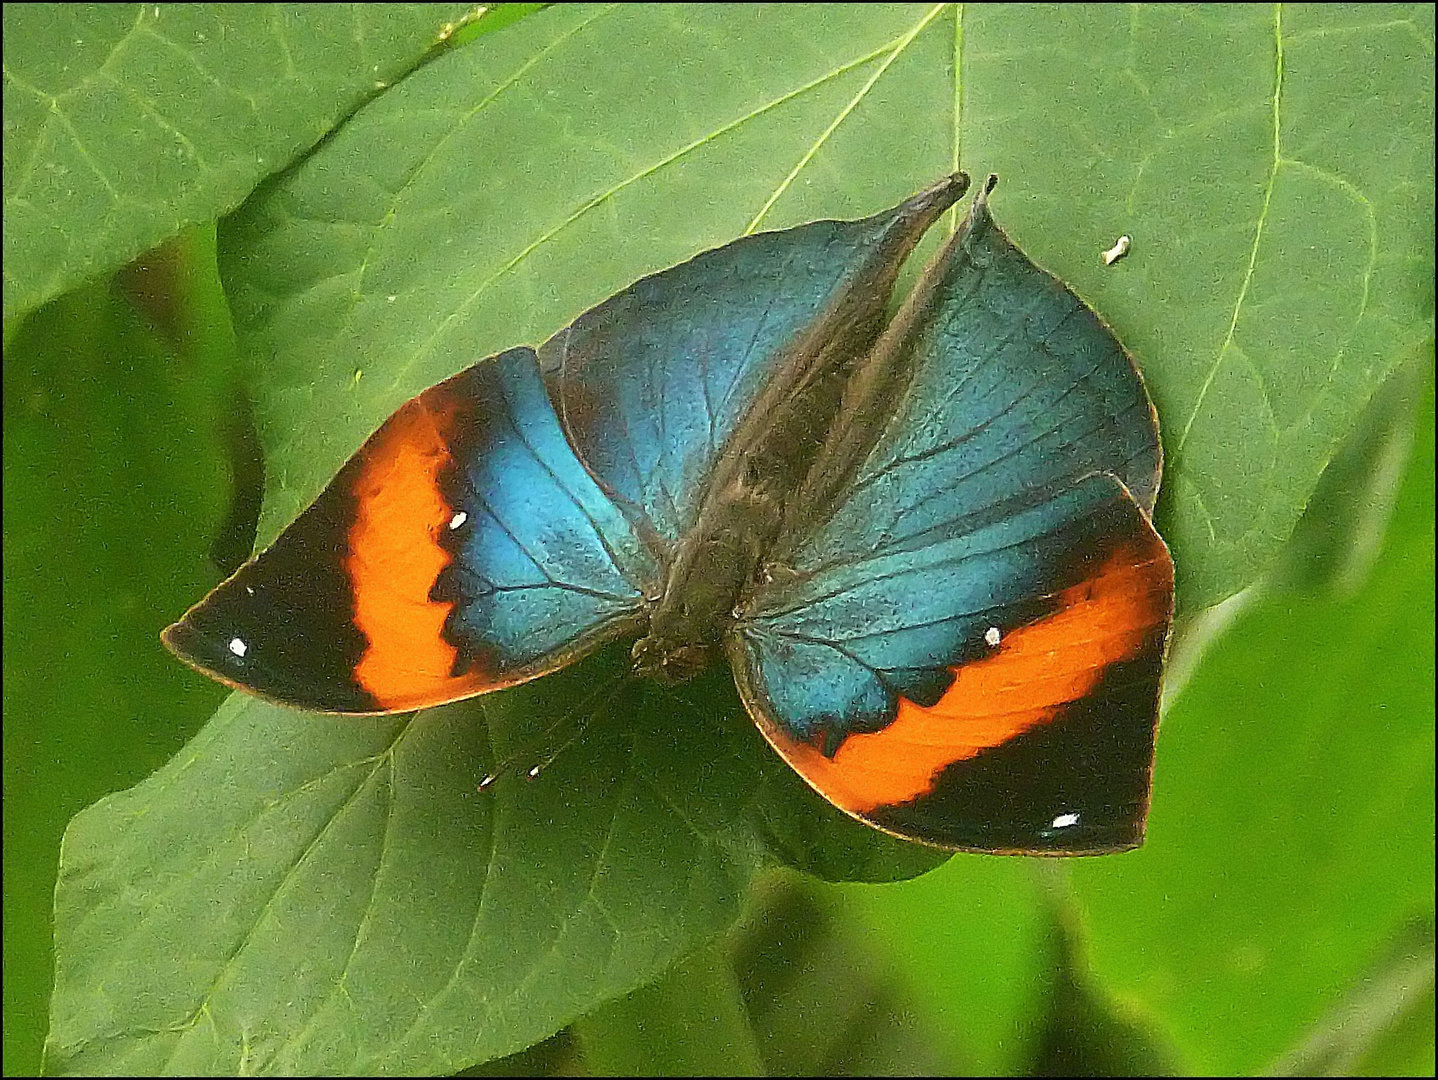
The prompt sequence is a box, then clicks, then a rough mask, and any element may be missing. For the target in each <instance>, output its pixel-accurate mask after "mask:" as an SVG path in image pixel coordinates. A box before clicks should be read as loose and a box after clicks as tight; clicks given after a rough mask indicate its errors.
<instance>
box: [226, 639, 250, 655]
mask: <svg viewBox="0 0 1438 1080" xmlns="http://www.w3.org/2000/svg"><path fill="white" fill-rule="evenodd" d="M249 651H250V647H249V646H248V645H246V644H245V642H244V639H243V638H237V637H233V638H230V652H232V653H234V654H235V655H236V656H241V657H242V656H244V655H245V653H247V652H249Z"/></svg>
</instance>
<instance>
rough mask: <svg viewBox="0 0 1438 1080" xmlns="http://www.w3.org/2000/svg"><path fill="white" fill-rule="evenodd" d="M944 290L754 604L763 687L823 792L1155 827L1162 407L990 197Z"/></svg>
mask: <svg viewBox="0 0 1438 1080" xmlns="http://www.w3.org/2000/svg"><path fill="white" fill-rule="evenodd" d="M920 288H921V289H925V288H927V289H929V290H930V291H929V292H928V293H927V295H926V296H925V298H924V300H923V302H922V304H920V305H919V306H918V307H917V308H916V310H915V311H914V313H913V317H912V319H911V320H910V324H909V325H907V326H904V327H900V328H899V330H900V332H901V333H902V337H903V340H902V346H903V349H902V356H903V358H904V364H906V365H908V366H907V367H905V368H904V370H905V371H906V373H907V374H906V375H905V377H904V378H905V385H904V388H903V389H902V390H901V391H900V392H899V393H898V396H897V398H896V399H895V400H894V402H893V403H892V406H891V407H892V410H893V415H892V419H891V420H890V421H889V423H888V425H887V426H886V427H885V428H884V429H883V432H882V434H881V435H880V437H879V439H878V441H877V443H876V445H875V446H874V447H873V449H872V450H871V452H869V454H868V455H867V457H866V458H865V459H864V460H863V462H862V464H861V465H860V466H859V468H858V469H857V471H856V473H855V475H854V477H853V480H852V483H851V484H850V485H849V486H848V487H847V488H846V489H845V492H844V494H843V495H842V497H841V498H839V499H838V501H837V503H836V504H835V505H832V506H829V507H824V508H823V509H824V510H825V516H824V518H823V520H822V521H820V522H819V523H817V524H811V523H803V522H801V523H793V522H791V523H790V534H791V535H792V536H794V537H795V538H796V539H795V540H794V542H793V543H792V544H790V545H789V546H788V547H787V548H786V549H783V550H782V551H781V561H780V563H779V564H778V565H775V566H772V567H771V568H770V571H769V574H770V578H771V581H770V582H769V583H768V584H767V585H765V586H763V587H761V588H759V589H757V590H755V592H754V595H753V596H752V597H750V598H749V599H748V601H747V602H746V604H745V605H744V606H743V609H742V611H741V615H742V618H741V619H740V621H739V623H738V626H737V628H736V631H735V634H734V636H733V638H732V640H731V642H730V649H731V654H732V658H733V660H734V664H735V669H736V674H737V677H738V681H739V683H740V686H741V691H742V692H743V694H744V696H745V699H746V701H747V703H748V704H749V707H750V709H751V711H752V712H753V713H754V715H755V717H756V719H757V720H758V722H759V724H760V727H761V728H762V729H763V731H764V733H765V735H766V736H767V737H768V738H769V740H770V741H771V742H772V743H773V744H774V745H775V747H776V748H777V749H778V750H779V752H780V753H781V754H783V755H784V756H785V758H786V759H788V760H789V761H790V763H791V764H793V765H794V766H795V768H797V769H798V770H799V772H800V773H802V774H803V775H804V776H805V778H806V779H807V780H808V781H809V782H810V783H811V784H812V785H813V786H814V787H815V788H816V789H818V790H819V791H820V792H821V793H822V794H824V795H825V796H826V797H827V798H829V799H830V800H831V801H833V802H835V803H836V804H837V805H839V806H840V807H842V808H843V809H845V810H847V811H849V812H850V813H852V814H854V815H856V816H858V817H860V818H863V819H864V820H867V821H869V822H871V823H872V824H875V825H878V826H879V827H881V828H885V829H888V830H890V831H893V832H897V833H899V834H901V835H905V836H910V837H914V838H917V839H921V840H925V841H928V842H931V843H937V844H941V845H944V846H948V847H956V848H966V849H977V850H997V851H1035V852H1054V853H1063V852H1084V851H1102V850H1112V849H1117V848H1123V847H1129V846H1133V845H1134V844H1136V843H1139V842H1140V841H1141V839H1142V829H1143V820H1144V815H1145V813H1146V810H1147V805H1148V791H1149V778H1150V771H1151V765H1152V755H1153V738H1154V731H1155V725H1156V716H1157V703H1158V688H1159V676H1160V670H1161V666H1162V659H1163V655H1164V648H1165V643H1166V639H1167V632H1168V626H1169V622H1170V618H1171V608H1172V587H1173V586H1172V581H1173V577H1172V574H1173V570H1172V563H1171V561H1170V559H1169V555H1168V551H1167V549H1166V547H1165V546H1164V544H1163V541H1162V540H1161V539H1160V538H1159V537H1158V535H1157V534H1156V533H1155V532H1154V530H1153V527H1152V525H1151V523H1150V521H1149V511H1150V509H1151V507H1152V505H1153V499H1154V497H1155V495H1156V493H1157V487H1158V470H1159V462H1160V452H1159V444H1158V433H1157V427H1156V422H1155V418H1154V414H1153V411H1152V408H1151V406H1150V404H1149V402H1148V398H1147V396H1146V394H1145V393H1144V390H1143V387H1142V384H1141V382H1140V380H1139V377H1138V375H1137V373H1136V372H1135V370H1134V368H1133V365H1132V363H1131V361H1130V360H1129V358H1128V356H1127V355H1126V354H1125V353H1124V351H1123V349H1122V347H1121V346H1120V345H1119V344H1118V342H1117V341H1116V340H1115V339H1114V337H1113V335H1112V334H1111V333H1110V332H1109V331H1108V329H1107V328H1106V327H1105V326H1103V324H1102V323H1101V322H1100V321H1099V319H1098V318H1097V317H1096V316H1095V315H1094V314H1093V313H1092V312H1091V311H1090V310H1089V309H1088V308H1087V307H1085V306H1084V305H1083V303H1082V302H1081V301H1079V300H1078V298H1077V297H1075V296H1074V295H1073V294H1072V293H1071V292H1069V290H1067V289H1066V288H1065V287H1064V286H1063V285H1062V284H1061V283H1060V282H1058V281H1056V280H1055V279H1054V278H1052V277H1050V276H1049V275H1047V274H1045V273H1044V272H1043V271H1041V270H1039V269H1038V268H1037V267H1035V266H1034V265H1033V264H1032V263H1030V262H1029V261H1028V260H1027V258H1026V257H1025V256H1024V255H1023V254H1022V252H1020V251H1018V249H1017V248H1015V247H1014V246H1013V245H1012V244H1011V243H1010V242H1009V241H1008V240H1007V238H1006V237H1005V236H1004V235H1003V233H1002V232H1001V231H999V229H998V227H997V226H996V225H994V223H993V221H992V219H991V218H990V217H989V214H988V208H987V205H986V202H985V200H984V198H983V197H982V196H981V197H980V198H979V199H977V200H976V204H975V207H974V209H973V210H972V211H971V214H970V217H969V219H968V220H967V221H966V222H965V224H964V226H963V227H962V228H961V230H960V232H959V234H957V235H956V237H955V238H954V239H953V241H952V242H951V244H950V245H949V247H948V248H947V249H946V251H945V253H944V255H943V257H942V259H941V260H940V261H937V262H936V263H935V264H934V265H933V266H932V267H931V268H930V270H929V271H928V276H927V277H926V281H925V282H924V283H921V285H920Z"/></svg>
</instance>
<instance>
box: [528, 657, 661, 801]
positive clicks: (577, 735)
mask: <svg viewBox="0 0 1438 1080" xmlns="http://www.w3.org/2000/svg"><path fill="white" fill-rule="evenodd" d="M638 681H639V675H638V674H637V673H636V672H635V671H634V670H633V669H630V670H629V671H627V672H625V673H624V674H623V675H622V676H620V677H619V678H618V679H616V680H615V681H614V682H613V683H610V684H608V685H606V686H603V687H601V688H600V689H599V690H597V691H595V693H593V694H591V695H590V697H589V700H591V701H592V700H594V698H596V697H598V696H599V694H600V693H603V692H605V691H608V690H610V689H611V688H613V690H614V694H615V701H616V702H618V701H620V700H622V699H621V698H620V695H621V694H624V693H626V692H628V691H629V690H630V689H631V688H632V687H633V686H634V684H635V683H636V682H638ZM584 716H585V718H584V719H583V720H581V721H580V722H579V723H578V724H577V725H576V726H575V729H574V733H573V734H572V735H570V736H569V738H567V739H565V740H564V742H562V743H561V744H560V745H559V746H558V747H556V748H555V750H554V751H553V752H552V753H550V754H549V755H548V756H547V757H545V759H544V760H543V761H541V762H539V764H537V765H532V766H530V767H529V768H528V769H526V770H525V773H524V778H525V779H526V780H538V779H539V774H540V773H542V772H543V771H544V770H545V769H547V768H549V767H550V766H551V765H553V764H554V762H555V761H556V760H557V759H558V758H559V755H561V754H563V753H564V752H565V751H566V750H568V749H569V748H570V747H571V746H573V745H574V744H575V743H577V742H578V741H579V740H580V739H582V738H583V737H584V733H585V732H586V731H588V730H589V724H590V722H591V721H592V720H593V719H594V713H592V712H586V713H585V714H584ZM566 719H567V717H566ZM556 727H558V724H557V723H556V724H552V725H550V728H549V730H550V731H553V730H554V729H555V728H556Z"/></svg>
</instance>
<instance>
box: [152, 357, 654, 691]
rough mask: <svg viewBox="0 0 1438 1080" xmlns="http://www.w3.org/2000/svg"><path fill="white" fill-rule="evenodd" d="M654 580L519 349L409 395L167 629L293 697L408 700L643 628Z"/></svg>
mask: <svg viewBox="0 0 1438 1080" xmlns="http://www.w3.org/2000/svg"><path fill="white" fill-rule="evenodd" d="M656 577H657V568H656V566H655V564H654V563H653V561H652V559H651V558H650V557H649V555H648V553H647V551H646V550H645V549H644V547H643V546H642V545H641V544H640V543H639V541H638V540H637V539H636V537H635V535H634V533H633V530H632V529H631V528H630V526H629V524H628V523H627V521H626V520H625V518H624V517H623V515H622V514H620V513H619V511H618V510H617V508H616V507H615V506H614V505H613V503H612V502H610V500H609V499H608V498H607V497H606V496H605V495H604V493H603V492H602V491H600V489H599V488H598V487H597V486H596V485H595V483H594V481H593V480H592V478H591V477H590V476H589V474H588V473H587V472H586V471H585V470H584V468H583V466H581V465H580V463H579V461H578V460H577V459H576V458H575V456H574V453H573V451H572V450H571V449H570V447H569V445H568V443H567V442H566V441H565V439H564V437H563V434H562V433H561V431H560V428H559V423H558V418H557V417H556V415H555V412H554V409H553V407H552V406H551V404H550V402H549V398H548V396H547V395H546V393H545V389H544V385H543V382H542V380H541V378H540V376H539V371H538V368H537V364H536V357H535V354H534V351H533V350H532V349H513V350H510V351H509V352H506V353H503V354H501V355H499V356H496V357H492V358H490V359H488V360H485V361H482V362H480V363H479V364H476V365H475V366H474V367H471V368H469V369H467V370H465V371H463V372H461V373H459V374H458V375H456V376H454V377H453V378H451V379H448V380H446V381H444V382H442V383H439V384H438V385H436V386H433V387H431V388H430V389H428V390H426V391H425V392H424V393H422V394H420V395H419V396H418V397H416V398H414V399H412V400H410V401H408V402H406V403H405V404H404V405H403V406H401V408H400V409H399V410H398V411H397V412H396V413H395V414H394V415H393V416H391V417H390V419H389V420H387V421H386V422H385V424H384V425H383V426H382V427H381V428H380V429H379V431H377V432H376V433H375V434H374V435H373V436H371V437H370V439H369V440H368V441H367V442H366V443H365V444H364V446H362V447H361V448H360V449H359V450H358V451H357V452H356V453H355V455H354V456H353V457H352V458H350V460H349V461H348V462H346V464H345V465H344V467H343V468H342V469H341V470H340V472H339V473H338V475H336V477H335V479H334V480H333V481H331V482H330V484H329V486H328V487H326V488H325V490H324V492H322V493H321V495H320V497H319V498H318V499H317V500H316V501H315V502H314V503H313V504H312V505H311V506H310V507H309V508H308V509H307V510H306V511H305V512H304V513H303V514H301V515H300V517H299V518H297V519H296V520H295V522H294V523H293V524H292V525H291V526H290V527H289V528H288V529H286V530H285V531H284V532H283V533H282V534H281V535H280V537H279V538H278V539H277V540H276V541H275V542H274V544H273V545H271V546H270V547H269V548H268V549H267V550H265V551H264V552H263V553H261V554H260V555H259V556H257V557H256V558H254V559H252V560H251V561H250V562H248V563H246V564H245V565H244V566H243V567H241V568H240V570H239V571H238V572H236V573H235V575H234V576H233V577H231V578H230V579H229V580H228V581H226V582H224V583H223V584H222V585H220V586H219V587H218V588H217V589H215V590H214V592H212V593H211V594H210V595H209V596H207V597H206V598H205V599H204V600H202V601H201V602H200V603H199V604H197V605H196V606H195V607H193V608H192V609H191V610H190V611H189V612H188V613H187V614H186V615H185V617H184V618H183V619H182V620H180V621H179V622H178V623H176V624H174V625H173V626H171V627H170V628H169V629H168V630H166V632H165V641H166V644H168V645H169V646H170V648H171V649H173V650H174V651H175V652H176V653H177V654H178V655H179V656H180V657H181V658H182V659H184V660H185V661H186V662H188V663H190V664H191V665H193V666H195V667H197V668H199V669H200V670H202V671H204V672H206V673H207V674H210V675H212V676H213V677H215V678H218V679H220V680H221V681H222V682H226V683H229V684H230V685H233V686H237V687H239V688H241V689H245V690H249V691H252V692H254V693H257V694H260V695H261V696H264V697H268V698H270V699H272V700H277V701H280V702H283V703H285V704H291V705H296V706H299V707H302V708H309V709H318V710H321V711H327V712H344V713H376V712H397V711H403V710H408V709H416V708H422V707H426V706H430V705H436V704H440V703H442V702H445V701H453V700H455V699H457V698H462V697H468V696H471V695H473V694H478V693H483V692H485V691H487V690H492V689H496V688H498V687H501V686H506V685H510V684H512V683H515V682H518V681H521V680H523V679H526V678H530V677H533V676H534V675H538V674H542V673H543V672H545V671H549V670H552V669H554V668H556V667H558V666H560V665H561V664H564V663H566V662H568V661H569V660H571V659H574V658H575V657H577V656H578V655H579V654H581V653H583V652H585V651H587V650H589V649H590V648H593V647H594V646H595V645H597V644H598V643H599V642H601V641H603V640H606V639H607V638H609V637H613V636H615V635H617V634H620V633H622V632H624V631H625V630H626V629H628V628H630V627H632V626H635V625H637V623H638V621H639V619H640V617H641V611H642V607H643V603H644V589H645V587H646V586H648V587H651V588H652V583H653V581H654V580H655V578H656Z"/></svg>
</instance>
